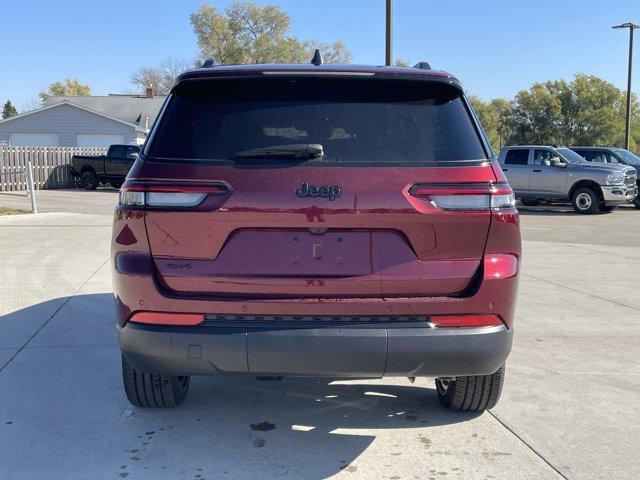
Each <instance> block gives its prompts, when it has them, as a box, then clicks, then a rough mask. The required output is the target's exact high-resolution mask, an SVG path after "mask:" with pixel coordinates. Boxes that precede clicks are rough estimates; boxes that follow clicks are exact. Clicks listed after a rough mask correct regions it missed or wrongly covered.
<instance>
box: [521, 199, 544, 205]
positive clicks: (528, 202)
mask: <svg viewBox="0 0 640 480" xmlns="http://www.w3.org/2000/svg"><path fill="white" fill-rule="evenodd" d="M520 202H521V203H522V204H523V205H524V206H525V207H536V206H538V205H540V201H539V200H537V199H535V198H521V199H520Z"/></svg>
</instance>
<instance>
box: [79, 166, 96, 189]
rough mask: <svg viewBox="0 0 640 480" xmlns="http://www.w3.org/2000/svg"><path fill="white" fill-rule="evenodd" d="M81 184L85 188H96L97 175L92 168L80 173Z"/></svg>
mask: <svg viewBox="0 0 640 480" xmlns="http://www.w3.org/2000/svg"><path fill="white" fill-rule="evenodd" d="M82 185H83V186H84V189H85V190H95V189H96V188H98V176H97V175H96V172H94V171H93V170H87V171H86V172H84V173H83V174H82Z"/></svg>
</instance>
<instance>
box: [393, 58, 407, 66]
mask: <svg viewBox="0 0 640 480" xmlns="http://www.w3.org/2000/svg"><path fill="white" fill-rule="evenodd" d="M393 66H394V67H408V66H409V62H407V61H406V60H404V59H403V58H397V59H396V60H395V61H394V62H393Z"/></svg>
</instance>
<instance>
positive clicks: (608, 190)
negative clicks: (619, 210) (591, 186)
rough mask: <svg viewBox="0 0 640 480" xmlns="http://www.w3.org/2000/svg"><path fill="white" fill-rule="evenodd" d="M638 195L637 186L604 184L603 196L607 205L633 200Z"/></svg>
mask: <svg viewBox="0 0 640 480" xmlns="http://www.w3.org/2000/svg"><path fill="white" fill-rule="evenodd" d="M637 195H638V187H637V186H635V185H634V186H632V187H629V186H626V185H622V184H621V185H602V196H603V200H604V203H605V205H611V206H614V205H623V204H625V203H629V202H632V201H633V199H634V198H636V196H637Z"/></svg>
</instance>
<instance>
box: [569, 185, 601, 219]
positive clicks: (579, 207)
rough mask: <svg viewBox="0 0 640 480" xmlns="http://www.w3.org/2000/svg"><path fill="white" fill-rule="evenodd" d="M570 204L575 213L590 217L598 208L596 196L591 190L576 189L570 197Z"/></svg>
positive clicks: (598, 201) (585, 188)
mask: <svg viewBox="0 0 640 480" xmlns="http://www.w3.org/2000/svg"><path fill="white" fill-rule="evenodd" d="M571 204H572V205H573V209H574V210H575V211H576V213H581V214H583V215H590V214H592V213H596V212H597V211H598V210H599V208H600V199H599V198H598V194H597V193H596V192H594V191H593V190H592V189H591V188H587V187H583V188H578V189H576V191H575V192H573V196H572V197H571Z"/></svg>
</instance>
